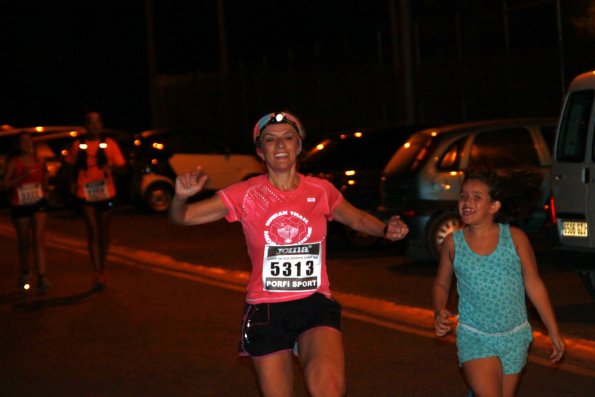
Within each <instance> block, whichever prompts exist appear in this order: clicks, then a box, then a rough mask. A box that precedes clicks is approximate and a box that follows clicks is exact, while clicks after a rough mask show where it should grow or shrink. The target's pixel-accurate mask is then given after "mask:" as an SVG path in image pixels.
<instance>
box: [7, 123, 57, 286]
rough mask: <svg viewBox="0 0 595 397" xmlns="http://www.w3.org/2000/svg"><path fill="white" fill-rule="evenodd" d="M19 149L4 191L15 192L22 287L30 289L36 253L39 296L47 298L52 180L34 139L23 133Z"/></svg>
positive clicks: (12, 202) (13, 211)
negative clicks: (47, 233) (46, 246)
mask: <svg viewBox="0 0 595 397" xmlns="http://www.w3.org/2000/svg"><path fill="white" fill-rule="evenodd" d="M16 149H17V150H16V154H15V155H14V156H13V157H11V158H10V160H9V161H8V164H7V167H6V173H5V174H4V178H3V181H2V187H3V188H4V189H6V190H9V191H10V192H11V198H10V215H11V218H12V223H13V224H14V228H15V230H16V234H17V239H18V252H19V262H20V265H21V275H20V276H19V281H18V287H19V289H23V290H28V289H29V287H30V284H29V281H30V280H29V257H30V255H31V253H33V258H34V261H35V265H36V271H37V292H38V293H40V294H44V293H46V292H47V291H48V289H49V287H50V283H49V282H48V281H47V280H46V278H45V270H46V269H45V251H44V247H43V239H44V233H45V222H46V213H45V207H46V200H45V191H46V190H47V184H48V176H47V172H46V168H45V164H44V163H43V161H41V160H40V159H39V158H37V155H36V152H35V146H34V143H33V141H32V139H31V135H29V134H28V133H26V132H21V133H20V134H19V135H18V137H17V147H16Z"/></svg>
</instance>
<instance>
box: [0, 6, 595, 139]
mask: <svg viewBox="0 0 595 397" xmlns="http://www.w3.org/2000/svg"><path fill="white" fill-rule="evenodd" d="M504 3H506V5H507V6H508V7H509V9H510V13H509V14H508V16H509V18H508V21H507V22H508V26H509V30H508V32H509V45H508V47H506V38H505V34H504V33H503V32H504V27H503V26H504V25H503V24H504V22H503V21H504V18H503V5H504ZM592 3H593V2H592V1H588V0H576V1H564V0H562V1H560V4H561V22H562V33H563V42H562V44H563V47H562V53H560V46H559V43H558V33H557V14H556V1H554V0H552V1H547V0H546V1H532V0H524V1H523V0H516V1H507V2H503V1H500V0H483V1H471V0H434V1H432V0H411V1H410V2H409V4H410V12H411V17H410V22H411V24H412V25H411V26H412V29H411V32H412V33H411V42H413V47H412V53H411V55H410V58H409V59H411V63H412V64H413V65H414V71H413V76H414V77H413V89H414V91H415V93H416V108H417V109H416V113H415V119H417V121H422V120H421V119H424V120H426V121H427V120H438V119H440V120H442V119H445V117H444V115H445V114H446V115H449V114H450V115H454V116H453V119H470V118H482V117H492V116H506V115H520V114H513V113H515V112H518V113H526V114H532V113H533V114H535V113H540V112H544V113H549V114H548V115H552V114H554V115H557V113H556V112H557V111H558V109H559V106H560V105H561V94H562V92H561V91H562V90H563V89H562V88H561V87H562V86H563V85H566V86H567V84H568V83H569V82H570V79H571V78H572V77H573V76H574V75H576V74H577V73H580V72H583V71H587V70H590V69H595V56H594V54H595V51H594V50H595V45H594V44H593V43H594V42H595V35H593V29H594V27H593V26H594V22H593V16H594V15H595V9H594V8H593V4H592ZM217 4H218V3H217V0H194V1H193V0H170V1H166V0H152V1H143V0H120V1H109V0H103V1H99V0H96V1H89V0H79V1H74V0H59V1H58V0H54V1H50V0H48V1H26V0H24V1H20V2H11V4H9V5H7V4H6V3H5V4H4V5H2V15H3V18H2V20H3V21H2V24H1V28H0V41H1V45H2V48H1V49H2V54H3V60H2V65H3V73H2V79H1V84H2V87H1V94H0V124H10V125H13V126H28V125H38V124H45V125H50V124H80V123H81V119H82V116H83V114H84V112H86V111H88V110H91V109H95V110H99V111H100V112H102V113H104V117H105V121H106V125H108V126H111V127H118V128H125V129H128V130H131V131H138V130H141V129H145V128H149V127H151V124H160V125H157V126H162V125H163V124H167V125H171V124H175V123H176V120H179V121H180V123H181V124H188V123H194V124H197V123H198V124H200V123H203V122H205V123H209V122H212V120H210V121H209V118H211V119H212V118H223V117H225V116H224V115H226V114H233V115H234V116H233V117H232V118H233V121H231V122H230V123H231V124H230V125H231V126H232V127H233V128H241V129H245V128H246V125H247V124H248V123H251V122H253V121H254V120H255V118H256V117H258V116H260V115H261V114H262V113H265V112H267V111H270V110H271V109H270V108H269V107H276V108H287V107H290V108H291V109H296V111H297V113H298V114H300V115H302V114H303V115H305V118H306V119H307V121H308V123H310V124H314V123H319V124H320V125H324V126H327V125H331V124H332V123H333V122H334V121H336V120H343V121H345V122H347V123H354V120H363V122H362V123H365V122H368V121H369V120H365V119H366V117H367V115H368V116H370V118H376V119H378V118H383V119H384V121H386V122H396V121H403V114H402V111H401V110H400V109H401V108H402V107H403V106H402V98H401V99H399V98H392V97H391V96H390V95H391V94H390V91H393V92H395V93H398V94H397V96H398V95H400V91H401V86H400V85H399V84H400V81H399V78H398V77H395V76H393V75H392V74H393V73H396V74H397V75H399V74H400V68H401V67H402V65H403V59H397V58H395V57H393V47H392V41H391V40H392V38H394V37H397V38H398V40H400V35H399V34H398V33H399V32H397V34H396V35H394V34H393V31H391V23H390V13H389V4H390V1H389V0H379V1H361V0H360V1H356V0H353V1H314V0H304V1H289V0H288V1H274V0H253V1H245V0H221V3H220V4H223V5H224V17H225V19H224V21H225V22H224V30H225V35H226V48H227V54H228V62H227V64H226V65H224V64H223V63H222V56H221V52H220V48H221V46H220V43H219V24H218V15H219V14H218V12H217ZM394 4H395V6H396V15H397V17H399V16H400V14H399V12H400V8H399V7H400V4H401V2H400V1H399V0H396V1H395V2H394ZM147 5H150V7H151V10H152V15H153V19H152V20H153V24H152V27H153V29H152V31H153V37H154V40H153V43H154V44H153V46H152V47H148V44H149V43H148V40H147V20H148V19H147V18H146V14H145V8H146V7H147ZM589 18H590V19H589ZM399 22H400V20H399ZM400 44H401V43H399V45H400ZM148 48H153V49H154V60H155V62H154V66H155V73H156V79H157V80H158V81H159V84H158V85H157V86H158V87H159V88H158V89H157V91H158V94H157V95H158V96H159V102H158V104H157V106H159V109H160V110H159V115H160V116H159V117H155V114H152V113H151V110H150V109H151V96H150V92H151V91H150V89H149V87H150V84H149V81H150V78H149V77H150V72H149V70H150V68H149V62H148V59H149V58H148V55H147V54H148V51H147V49H148ZM561 59H562V62H563V70H562V72H560V70H561V69H560V60H561ZM500 62H502V64H500ZM511 65H512V66H511ZM226 67H227V70H226ZM432 68H436V69H435V70H433V69H432ZM502 69H506V70H507V73H508V76H505V77H498V79H503V80H502V81H504V82H505V83H506V84H500V82H499V81H498V80H494V81H492V82H491V83H490V84H492V85H488V84H487V83H486V85H485V87H480V86H481V84H482V82H483V81H484V80H486V78H485V77H482V74H484V76H490V75H495V74H497V73H502ZM395 70H396V72H395ZM223 72H225V73H223ZM368 74H369V75H370V76H372V77H371V78H370V79H369V81H371V80H374V83H370V84H371V85H370V86H369V87H367V86H366V85H367V84H368V79H365V78H363V77H362V78H360V79H359V80H361V81H359V80H358V76H360V77H361V76H367V75H368ZM384 74H386V76H385V75H384ZM437 74H441V75H442V77H441V80H442V81H443V82H445V84H444V85H443V86H442V83H441V82H440V81H438V80H436V81H434V80H433V79H434V78H435V76H436V75H437ZM525 74H526V76H533V77H532V78H525ZM332 76H341V77H342V79H339V78H338V77H337V79H336V80H335V79H333V78H332ZM343 76H344V77H343ZM455 76H462V77H465V76H469V77H470V79H473V78H474V79H476V80H470V81H469V82H465V81H462V80H463V79H462V77H459V78H458V79H457V78H456V77H455ZM511 76H512V77H511ZM181 77H183V78H185V79H187V80H188V81H191V82H192V83H191V84H190V85H191V87H192V89H185V88H184V89H180V88H179V85H180V84H181V83H180V81H181V80H180V78H181ZM302 79H303V80H302ZM448 80H452V81H450V82H448ZM487 80H489V79H487ZM172 81H174V82H176V84H178V86H177V87H178V88H176V89H175V90H174V91H171V84H170V83H171V82H172ZM184 81H186V80H184ZM313 81H314V82H315V84H314V83H312V82H313ZM164 82H165V83H164ZM453 82H456V84H454V83H453ZM352 83H353V84H354V86H353V87H351V84H352ZM167 84H169V85H167ZM313 84H314V85H315V86H316V90H315V91H314V94H315V95H316V96H317V97H318V99H317V100H310V98H312V96H313V95H314V94H313V93H312V92H308V93H303V94H300V95H303V98H302V97H298V94H296V97H295V98H293V99H291V100H289V99H288V100H287V101H285V100H284V95H286V94H285V93H287V92H292V91H295V92H297V91H303V90H305V89H306V88H307V87H310V86H312V85H313ZM523 85H524V86H523ZM278 86H284V87H285V86H287V87H286V88H285V89H278V88H279V87H278ZM385 86H386V87H389V89H388V90H387V92H389V94H382V95H381V94H380V93H379V87H385ZM536 86H540V88H539V90H538V93H537V94H536V95H533V97H536V98H538V101H541V102H540V103H538V104H536V106H534V107H531V106H530V105H527V104H526V102H527V101H526V100H525V99H524V98H519V104H522V105H520V106H516V105H515V106H516V107H512V108H511V109H502V107H501V106H500V108H499V109H500V110H498V111H495V110H493V109H491V110H490V108H498V107H499V103H508V102H510V100H509V98H502V101H501V102H498V101H497V100H496V99H494V98H497V97H501V96H503V97H506V96H507V95H512V94H511V92H512V91H517V92H519V93H520V92H522V91H530V90H531V89H532V88H533V87H536ZM164 87H165V88H164ZM238 87H243V88H242V89H240V88H238ZM494 87H496V88H494ZM498 87H506V88H505V89H504V88H502V89H500V88H498ZM167 90H170V91H167ZM433 90H434V91H437V92H434V93H433V92H432V91H433ZM476 90H477V93H476V92H475V91H476ZM505 90H507V91H505ZM166 91H167V92H166ZM480 91H481V92H483V93H481V94H480V93H479V92H480ZM168 92H169V94H167V93H168ZM172 92H173V94H172ZM221 92H223V93H226V94H221V95H222V97H223V98H224V99H221V97H220V96H219V94H220V93H221ZM255 92H256V93H257V94H258V95H256V94H255ZM343 92H344V93H346V94H345V95H342V94H341V93H343ZM438 94H439V95H438ZM168 95H169V96H168ZM192 95H198V96H201V98H202V99H200V100H199V101H198V102H196V103H198V104H203V105H200V106H198V105H197V106H195V107H197V108H198V107H202V108H205V109H203V111H204V113H209V115H208V116H202V115H201V110H197V115H196V117H194V118H192V120H189V116H187V115H184V114H183V115H182V116H180V114H181V112H182V110H183V109H188V108H186V107H184V106H190V109H192V106H194V105H192V103H194V102H192V101H186V102H184V103H185V105H184V106H181V105H180V102H181V101H182V102H183V101H184V97H186V96H192ZM226 95H227V96H232V97H233V98H232V99H231V100H229V98H227V99H225V97H226ZM383 95H385V96H383ZM346 96H350V98H349V101H346V100H345V98H344V97H346ZM540 96H541V97H542V98H539V97H540ZM240 97H241V98H240ZM324 97H328V98H329V99H328V100H327V101H325V100H324V99H323V98H324ZM455 97H456V98H455ZM459 97H464V99H460V98H459ZM543 97H547V98H545V99H544V98H543ZM420 98H421V99H420ZM440 98H447V99H448V98H450V100H451V102H452V103H453V104H456V105H453V106H455V107H456V108H457V111H456V112H453V111H451V110H448V106H445V111H444V113H435V112H434V113H433V112H432V110H433V109H435V108H438V107H439V106H435V105H434V103H435V102H434V101H437V100H442V99H440ZM490 98H491V99H490ZM529 98H531V96H529ZM482 101H484V102H485V103H482ZM214 102H218V103H220V105H217V106H216V107H215V110H213V109H211V108H210V106H211V104H212V103H214ZM205 104H206V105H205ZM366 104H369V105H366ZM424 104H425V105H424ZM461 104H462V105H461ZM366 106H370V108H366ZM424 106H425V109H426V110H423V109H424ZM449 106H450V105H449ZM379 107H383V110H382V111H379V113H378V114H379V115H380V116H378V115H371V112H372V113H373V112H374V111H375V109H376V108H379ZM207 108H208V111H207V110H206V109H207ZM181 109H182V110H181ZM420 109H421V110H420ZM176 111H177V112H178V113H176ZM184 111H185V112H186V113H188V112H187V111H186V110H184ZM152 116H153V119H152ZM329 119H334V120H333V122H330V121H329ZM446 121H458V120H446ZM345 122H344V123H343V124H345ZM339 124H341V123H338V122H337V125H339ZM354 124H355V123H354ZM228 127H229V126H228Z"/></svg>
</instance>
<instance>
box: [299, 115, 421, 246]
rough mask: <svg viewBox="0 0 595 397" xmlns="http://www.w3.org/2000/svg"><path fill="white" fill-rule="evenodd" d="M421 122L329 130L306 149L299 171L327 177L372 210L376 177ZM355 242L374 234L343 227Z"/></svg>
mask: <svg viewBox="0 0 595 397" xmlns="http://www.w3.org/2000/svg"><path fill="white" fill-rule="evenodd" d="M425 127H426V126H425V125H421V124H406V125H400V126H394V127H385V128H378V129H371V130H361V131H352V132H338V133H333V134H330V135H328V136H327V138H325V139H323V140H322V141H321V142H319V143H318V144H317V145H315V146H314V147H312V148H311V149H310V150H308V151H307V152H306V153H305V155H304V156H303V158H302V160H301V162H300V172H301V173H303V174H306V175H313V176H317V177H320V178H324V179H327V180H329V181H330V182H331V183H333V185H335V186H336V187H337V188H338V189H339V190H340V191H341V193H342V194H343V196H344V197H345V198H346V199H347V200H348V201H349V202H350V203H352V204H353V205H355V206H356V207H358V208H361V209H363V210H366V211H369V212H375V211H376V208H377V207H378V204H379V202H380V178H381V174H382V170H383V169H384V166H385V165H386V163H387V162H388V160H390V158H391V157H392V155H393V154H394V153H395V151H396V150H397V149H398V148H399V147H400V146H401V145H402V144H403V143H404V142H405V140H406V139H407V138H408V137H409V136H410V135H411V134H412V133H413V132H416V131H419V130H422V129H424V128H425ZM346 236H347V239H348V240H349V241H350V242H351V243H352V244H354V245H356V246H369V245H372V244H374V243H375V242H376V240H377V239H376V238H374V237H370V236H368V235H365V234H362V233H358V232H355V231H352V230H351V229H348V230H347V233H346Z"/></svg>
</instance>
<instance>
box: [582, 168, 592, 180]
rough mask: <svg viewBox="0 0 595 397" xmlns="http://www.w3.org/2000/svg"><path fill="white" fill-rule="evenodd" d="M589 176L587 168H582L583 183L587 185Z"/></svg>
mask: <svg viewBox="0 0 595 397" xmlns="http://www.w3.org/2000/svg"><path fill="white" fill-rule="evenodd" d="M590 174H591V172H590V170H589V167H585V168H583V183H589V179H590Z"/></svg>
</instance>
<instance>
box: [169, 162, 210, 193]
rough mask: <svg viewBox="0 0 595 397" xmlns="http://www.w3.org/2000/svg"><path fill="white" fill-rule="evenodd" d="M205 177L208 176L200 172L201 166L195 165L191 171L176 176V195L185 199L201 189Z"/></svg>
mask: <svg viewBox="0 0 595 397" xmlns="http://www.w3.org/2000/svg"><path fill="white" fill-rule="evenodd" d="M207 178H208V176H207V175H206V174H204V173H202V167H200V166H198V167H196V169H195V170H194V171H192V172H187V173H186V174H184V175H180V176H178V177H176V196H177V197H178V198H180V199H187V198H188V197H190V196H193V195H195V194H196V193H198V192H200V191H202V189H203V188H204V186H205V183H206V182H207Z"/></svg>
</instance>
